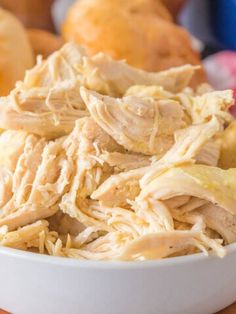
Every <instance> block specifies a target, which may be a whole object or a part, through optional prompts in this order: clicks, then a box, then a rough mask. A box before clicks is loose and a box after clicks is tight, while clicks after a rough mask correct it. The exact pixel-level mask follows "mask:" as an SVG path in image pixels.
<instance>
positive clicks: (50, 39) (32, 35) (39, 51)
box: [27, 28, 64, 58]
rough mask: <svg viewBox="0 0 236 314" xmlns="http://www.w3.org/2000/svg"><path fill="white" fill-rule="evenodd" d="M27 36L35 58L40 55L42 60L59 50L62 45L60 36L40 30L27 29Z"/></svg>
mask: <svg viewBox="0 0 236 314" xmlns="http://www.w3.org/2000/svg"><path fill="white" fill-rule="evenodd" d="M27 34H28V37H29V40H30V43H31V46H32V48H33V50H34V54H35V56H37V55H42V56H43V58H47V57H48V56H49V55H50V54H51V53H53V52H54V51H55V50H58V49H60V48H61V47H62V45H63V43H64V41H63V39H62V38H61V37H60V36H56V35H54V34H53V33H50V32H47V31H44V30H42V29H35V28H31V29H27Z"/></svg>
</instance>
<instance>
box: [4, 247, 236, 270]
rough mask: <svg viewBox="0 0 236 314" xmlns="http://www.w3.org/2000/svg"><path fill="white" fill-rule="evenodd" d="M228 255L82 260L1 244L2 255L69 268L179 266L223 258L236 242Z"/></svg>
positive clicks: (201, 254)
mask: <svg viewBox="0 0 236 314" xmlns="http://www.w3.org/2000/svg"><path fill="white" fill-rule="evenodd" d="M225 249H226V256H225V257H223V258H220V257H218V256H216V255H215V254H214V253H211V252H210V253H209V255H208V256H207V255H206V254H204V253H196V254H191V255H186V256H177V257H171V258H166V259H160V260H147V261H95V260H80V259H75V258H67V257H61V256H50V255H46V254H39V253H33V252H28V251H22V250H18V249H14V248H9V247H3V246H0V256H1V255H5V256H7V257H11V258H18V259H21V260H27V261H31V262H34V263H44V264H45V263H46V264H51V265H55V266H63V267H69V268H82V269H103V270H104V269H107V270H126V269H144V268H160V267H168V266H177V265H181V264H189V263H198V262H201V261H210V260H216V259H218V260H222V259H224V258H227V257H228V256H230V255H232V254H233V253H235V252H236V243H232V244H229V245H226V246H225Z"/></svg>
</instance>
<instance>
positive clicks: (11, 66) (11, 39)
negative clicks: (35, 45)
mask: <svg viewBox="0 0 236 314" xmlns="http://www.w3.org/2000/svg"><path fill="white" fill-rule="evenodd" d="M33 60H34V58H33V52H32V48H31V46H30V43H29V40H28V38H27V35H26V32H25V30H24V28H23V26H22V25H21V23H20V22H19V21H18V20H17V19H16V18H15V17H14V16H13V15H12V14H11V13H9V12H7V11H5V10H3V9H1V8H0V95H1V96H2V95H7V94H8V93H9V92H10V90H11V89H12V88H13V87H14V85H15V82H16V81H17V80H21V79H23V77H24V73H25V70H26V69H28V68H30V67H32V66H33V64H34V61H33Z"/></svg>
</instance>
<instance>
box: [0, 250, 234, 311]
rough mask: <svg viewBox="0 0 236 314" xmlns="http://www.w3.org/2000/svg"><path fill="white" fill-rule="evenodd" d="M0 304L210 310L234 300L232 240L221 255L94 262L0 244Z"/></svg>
mask: <svg viewBox="0 0 236 314" xmlns="http://www.w3.org/2000/svg"><path fill="white" fill-rule="evenodd" d="M0 282H1V284H0V305H1V307H3V308H4V309H5V310H8V311H10V312H11V313H14V314H77V313H80V314H166V313H171V314H172V313H173V314H174V313H176V314H177V313H178V314H208V313H215V312H216V311H219V310H220V309H222V308H224V307H226V306H228V305H229V304H231V303H232V302H234V301H235V299H236V244H232V245H230V246H228V247H227V255H226V257H225V258H223V259H220V258H218V257H214V256H210V257H206V256H204V255H203V254H196V255H191V256H185V257H176V258H171V259H166V260H160V261H147V262H94V261H78V260H71V259H65V258H60V257H50V256H44V255H38V254H34V253H27V252H21V251H18V250H13V249H8V248H0Z"/></svg>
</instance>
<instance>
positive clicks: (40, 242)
mask: <svg viewBox="0 0 236 314" xmlns="http://www.w3.org/2000/svg"><path fill="white" fill-rule="evenodd" d="M198 69H199V66H192V65H185V66H181V67H177V68H171V69H169V70H166V71H162V72H157V73H153V72H145V71H143V70H139V69H136V68H133V67H131V66H129V65H127V64H126V63H125V62H124V61H114V60H113V59H111V57H108V56H107V55H105V54H103V53H98V54H96V55H94V56H92V57H90V56H87V55H86V53H85V51H84V50H83V49H82V48H81V47H80V46H77V45H75V44H72V43H68V44H66V45H65V46H63V47H62V48H61V49H60V50H59V51H57V52H55V53H54V54H52V55H51V56H50V57H48V59H47V60H42V59H41V58H38V62H37V64H36V66H35V67H34V68H32V69H31V70H29V71H27V72H26V75H25V78H24V80H23V81H22V82H18V83H17V85H16V87H15V89H13V90H12V91H11V93H10V94H9V95H8V96H6V97H2V98H0V128H1V130H2V133H1V135H0V171H1V176H0V180H1V181H0V195H1V198H0V208H1V210H0V244H1V245H3V246H8V247H13V248H17V249H21V250H28V251H33V252H39V253H44V254H50V255H56V256H64V257H73V258H78V259H94V260H116V259H119V260H145V259H160V258H165V257H171V256H177V255H186V254H192V253H195V252H199V251H203V252H205V253H208V251H209V250H211V251H214V252H216V254H217V255H219V256H221V257H222V256H224V254H225V249H224V245H225V244H229V243H232V242H235V241H236V216H235V215H236V169H228V168H231V167H236V165H234V164H235V163H236V161H235V160H234V159H233V158H232V159H230V158H229V156H231V155H232V152H233V150H234V148H236V143H235V142H236V141H235V140H231V139H230V138H232V136H231V137H230V134H231V131H232V129H235V124H234V122H232V120H233V118H232V116H231V115H230V113H229V112H228V110H229V108H230V106H231V105H232V104H233V96H232V91H231V90H225V91H213V90H212V89H211V87H210V86H208V85H206V84H204V85H200V86H198V88H196V89H195V90H193V89H192V88H190V87H189V84H190V81H191V78H192V76H193V75H194V73H195V72H196V71H198ZM228 126H229V127H228ZM225 129H226V130H225ZM219 165H220V166H219Z"/></svg>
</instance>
